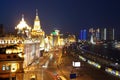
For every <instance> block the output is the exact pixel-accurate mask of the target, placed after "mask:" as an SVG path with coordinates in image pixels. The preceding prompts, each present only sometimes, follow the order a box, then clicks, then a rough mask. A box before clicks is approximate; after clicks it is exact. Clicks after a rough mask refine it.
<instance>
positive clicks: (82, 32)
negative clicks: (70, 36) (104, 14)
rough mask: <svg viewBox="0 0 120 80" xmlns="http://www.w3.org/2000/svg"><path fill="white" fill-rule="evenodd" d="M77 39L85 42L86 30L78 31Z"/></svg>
mask: <svg viewBox="0 0 120 80" xmlns="http://www.w3.org/2000/svg"><path fill="white" fill-rule="evenodd" d="M79 39H80V40H86V39H87V30H86V29H83V30H80V34H79Z"/></svg>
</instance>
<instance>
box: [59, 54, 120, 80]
mask: <svg viewBox="0 0 120 80" xmlns="http://www.w3.org/2000/svg"><path fill="white" fill-rule="evenodd" d="M73 61H80V60H79V59H78V56H74V57H73V56H72V55H64V56H63V57H62V64H61V65H60V68H61V69H62V71H63V73H64V74H65V76H66V77H67V79H68V80H70V78H69V76H70V73H76V74H77V75H78V77H77V78H76V80H120V78H118V77H115V76H113V75H111V74H108V73H106V72H104V71H103V70H101V69H97V68H95V67H93V66H91V65H89V64H88V63H86V62H82V61H80V62H81V67H80V68H73V67H72V62H73Z"/></svg>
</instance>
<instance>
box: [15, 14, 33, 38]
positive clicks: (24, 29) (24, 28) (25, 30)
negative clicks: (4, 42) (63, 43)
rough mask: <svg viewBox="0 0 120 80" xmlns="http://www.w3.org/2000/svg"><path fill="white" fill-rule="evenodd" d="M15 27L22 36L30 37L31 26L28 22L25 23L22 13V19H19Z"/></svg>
mask: <svg viewBox="0 0 120 80" xmlns="http://www.w3.org/2000/svg"><path fill="white" fill-rule="evenodd" d="M15 29H16V30H17V34H19V35H20V36H22V37H24V38H25V37H30V31H31V27H30V26H28V24H27V23H26V21H25V20H24V15H22V20H21V21H20V23H19V24H18V25H17V26H16V27H15Z"/></svg>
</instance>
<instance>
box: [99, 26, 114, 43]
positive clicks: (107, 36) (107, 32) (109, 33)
mask: <svg viewBox="0 0 120 80" xmlns="http://www.w3.org/2000/svg"><path fill="white" fill-rule="evenodd" d="M114 35H115V32H114V29H113V28H103V29H100V39H101V40H107V41H112V40H114V39H115V37H114Z"/></svg>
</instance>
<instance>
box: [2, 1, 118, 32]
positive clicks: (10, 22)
mask: <svg viewBox="0 0 120 80" xmlns="http://www.w3.org/2000/svg"><path fill="white" fill-rule="evenodd" d="M0 2H1V3H2V5H1V7H0V10H1V15H0V23H1V24H3V25H4V27H5V29H6V31H14V30H15V27H16V26H17V24H18V23H19V21H20V20H21V16H22V14H24V17H25V20H26V22H27V23H28V25H30V26H32V28H33V22H34V18H35V15H36V14H35V13H36V9H38V13H39V14H38V15H39V18H40V22H41V27H42V29H43V30H44V31H45V32H46V33H47V34H48V33H50V32H51V31H52V30H53V29H60V31H61V32H70V33H79V32H80V29H89V28H91V27H93V28H103V27H106V28H107V27H112V28H115V29H117V30H119V26H120V23H119V21H120V16H119V14H120V11H119V9H120V6H119V1H112V0H109V1H108V0H106V1H104V0H100V1H95V0H94V1H88V0H85V1H82V0H80V1H72V0H69V1H63V0H60V1H41V0H40V1H28V0H26V1H9V0H5V1H0Z"/></svg>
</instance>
